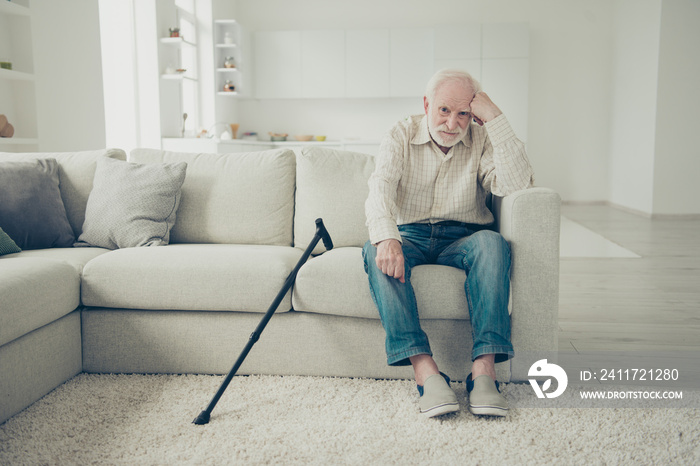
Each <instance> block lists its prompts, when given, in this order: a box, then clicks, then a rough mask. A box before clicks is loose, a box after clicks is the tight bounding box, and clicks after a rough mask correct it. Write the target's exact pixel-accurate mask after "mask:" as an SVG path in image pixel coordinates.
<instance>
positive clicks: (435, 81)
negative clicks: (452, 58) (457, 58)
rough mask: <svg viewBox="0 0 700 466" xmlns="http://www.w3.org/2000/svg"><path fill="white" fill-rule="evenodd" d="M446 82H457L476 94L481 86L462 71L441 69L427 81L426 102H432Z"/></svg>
mask: <svg viewBox="0 0 700 466" xmlns="http://www.w3.org/2000/svg"><path fill="white" fill-rule="evenodd" d="M447 81H459V82H460V83H462V85H463V86H464V87H465V88H466V89H470V90H471V91H473V92H474V94H476V93H477V92H481V84H480V83H479V81H477V80H476V79H474V77H472V75H470V74H469V73H467V72H466V71H463V70H458V69H443V70H440V71H438V72H437V73H435V74H434V75H433V77H432V78H430V81H428V86H427V88H426V89H425V96H426V97H427V98H428V102H432V101H433V99H434V98H435V94H436V93H437V90H438V88H439V87H440V86H441V85H443V84H444V83H445V82H447Z"/></svg>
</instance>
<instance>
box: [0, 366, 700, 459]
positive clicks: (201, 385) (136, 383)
mask: <svg viewBox="0 0 700 466" xmlns="http://www.w3.org/2000/svg"><path fill="white" fill-rule="evenodd" d="M222 380H223V377H222V376H201V375H200V376H193V375H180V376H176V375H89V374H81V375H79V376H77V377H76V378H74V379H73V380H71V381H69V382H67V383H66V384H64V385H62V386H60V387H58V388H57V389H56V390H54V391H53V392H51V393H50V394H49V395H47V396H46V397H44V398H43V399H41V400H40V401H38V402H37V403H35V404H34V405H32V406H30V407H29V408H27V409H26V410H24V411H23V412H21V413H20V414H18V415H17V416H15V417H13V418H11V419H9V420H8V421H7V422H6V423H5V424H3V425H1V426H0V464H2V465H14V464H61V465H64V464H270V463H272V464H358V465H359V464H362V465H365V464H381V465H384V464H448V463H457V464H477V463H478V464H538V465H540V464H700V447H699V445H700V414H699V412H698V409H697V406H698V404H697V403H696V402H693V403H694V405H693V406H695V408H682V409H678V408H676V409H666V408H663V409H662V408H654V407H640V408H582V407H577V408H556V407H555V408H538V407H525V406H527V405H528V404H530V405H531V404H532V403H530V402H529V401H528V400H531V399H532V397H533V394H532V393H533V391H532V387H530V386H529V385H528V384H508V385H505V386H504V393H505V394H506V396H507V397H508V399H509V401H510V403H511V412H510V414H509V416H508V417H506V418H477V417H474V416H472V415H471V414H470V413H469V412H468V411H467V409H466V406H465V405H464V391H465V386H464V384H463V383H453V388H454V389H455V391H456V392H457V394H458V396H459V397H460V399H461V400H462V412H461V413H460V414H457V415H450V416H448V417H444V418H441V419H424V418H423V417H421V416H420V415H419V414H418V413H417V399H418V394H417V392H416V389H415V385H414V384H413V383H412V382H410V381H402V380H367V379H342V378H321V377H275V376H251V377H235V378H234V379H233V381H232V382H231V385H230V386H229V387H228V389H227V391H226V393H225V394H224V395H223V397H222V398H221V400H220V402H219V403H218V405H217V406H216V408H215V409H214V411H213V413H212V419H211V422H210V423H209V424H207V425H204V426H196V425H194V424H192V423H191V422H192V420H193V419H194V417H195V416H196V415H197V414H198V413H199V412H200V411H201V410H202V409H204V408H205V407H206V406H207V404H208V403H209V400H210V399H211V397H212V396H213V394H214V393H215V392H216V389H217V388H218V386H219V384H220V383H221V382H222ZM569 392H570V393H573V391H569ZM685 393H687V394H685ZM685 393H684V398H686V399H687V398H688V397H689V396H690V395H691V394H692V393H691V392H685ZM695 395H697V394H695ZM565 396H567V394H564V395H562V397H565ZM571 396H573V395H571ZM562 397H560V399H561V398H562ZM696 400H697V398H696ZM545 401H546V400H545ZM564 403H576V401H575V400H574V399H573V398H572V399H570V400H568V402H567V401H566V400H565V401H564ZM572 405H573V404H572Z"/></svg>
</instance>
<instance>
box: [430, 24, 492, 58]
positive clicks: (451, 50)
mask: <svg viewBox="0 0 700 466" xmlns="http://www.w3.org/2000/svg"><path fill="white" fill-rule="evenodd" d="M434 37H435V39H434V40H435V60H436V61H437V60H473V59H477V60H479V59H480V58H481V24H479V23H467V24H461V25H459V26H457V25H454V24H439V25H436V26H435V28H434Z"/></svg>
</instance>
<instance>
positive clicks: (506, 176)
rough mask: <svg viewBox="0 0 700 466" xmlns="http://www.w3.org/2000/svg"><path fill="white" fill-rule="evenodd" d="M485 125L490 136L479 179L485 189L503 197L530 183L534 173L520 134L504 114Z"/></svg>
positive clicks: (480, 165)
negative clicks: (518, 134)
mask: <svg viewBox="0 0 700 466" xmlns="http://www.w3.org/2000/svg"><path fill="white" fill-rule="evenodd" d="M484 126H485V127H486V130H487V133H488V140H487V143H486V144H485V146H484V153H483V155H482V157H481V161H480V163H479V180H480V181H481V185H482V186H483V187H484V189H486V190H487V191H490V192H492V193H493V194H495V195H496V196H501V197H502V196H507V195H508V194H511V193H513V192H515V191H519V190H521V189H527V188H529V187H531V186H532V184H533V182H534V173H533V170H532V166H531V165H530V161H529V159H528V157H527V152H526V150H525V144H524V143H523V142H522V141H521V140H520V139H518V138H517V136H516V135H515V132H514V131H513V128H511V126H510V123H509V122H508V120H507V119H506V117H505V115H503V114H501V115H499V116H498V117H496V118H494V119H493V120H491V121H489V122H488V123H485V125H484Z"/></svg>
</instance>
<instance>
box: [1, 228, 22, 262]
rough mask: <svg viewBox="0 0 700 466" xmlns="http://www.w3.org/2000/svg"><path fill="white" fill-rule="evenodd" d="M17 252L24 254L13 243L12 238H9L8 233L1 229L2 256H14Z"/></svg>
mask: <svg viewBox="0 0 700 466" xmlns="http://www.w3.org/2000/svg"><path fill="white" fill-rule="evenodd" d="M16 252H22V250H21V249H20V248H19V247H18V246H17V244H16V243H15V242H14V241H12V238H10V237H9V236H7V233H5V232H4V231H2V228H0V256H4V255H5V254H14V253H16Z"/></svg>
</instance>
